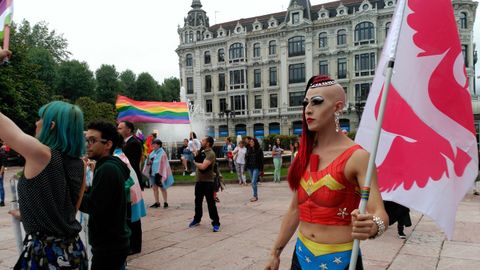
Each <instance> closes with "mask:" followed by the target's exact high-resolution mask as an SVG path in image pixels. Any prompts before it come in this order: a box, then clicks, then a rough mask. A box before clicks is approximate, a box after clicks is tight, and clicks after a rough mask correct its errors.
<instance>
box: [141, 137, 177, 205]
mask: <svg viewBox="0 0 480 270" xmlns="http://www.w3.org/2000/svg"><path fill="white" fill-rule="evenodd" d="M152 145H153V151H152V152H151V153H150V155H149V156H148V159H147V160H145V166H144V167H143V174H144V175H148V178H149V181H150V186H151V187H152V189H153V197H154V198H155V203H154V204H152V205H151V206H150V208H158V207H160V206H161V204H160V198H159V192H158V189H159V188H160V190H161V192H162V198H163V208H168V197H167V195H168V194H167V189H168V188H169V187H170V186H171V185H172V184H173V182H174V179H173V175H172V170H171V169H170V163H169V162H168V157H167V154H166V153H165V151H164V150H163V148H162V141H161V140H160V139H155V140H153V143H152Z"/></svg>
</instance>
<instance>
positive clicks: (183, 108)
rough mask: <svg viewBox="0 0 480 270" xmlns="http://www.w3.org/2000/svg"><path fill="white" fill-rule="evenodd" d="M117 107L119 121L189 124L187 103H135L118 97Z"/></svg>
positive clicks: (123, 97)
mask: <svg viewBox="0 0 480 270" xmlns="http://www.w3.org/2000/svg"><path fill="white" fill-rule="evenodd" d="M115 107H116V108H117V111H118V117H117V120H118V121H130V122H142V123H164V124H189V123H190V119H189V117H188V105H187V103H186V102H156V101H135V100H133V99H129V98H127V97H125V96H118V97H117V102H116V104H115Z"/></svg>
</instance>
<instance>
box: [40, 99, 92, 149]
mask: <svg viewBox="0 0 480 270" xmlns="http://www.w3.org/2000/svg"><path fill="white" fill-rule="evenodd" d="M38 115H39V116H40V118H41V119H42V120H43V126H42V130H41V131H40V135H39V136H38V139H39V140H40V142H41V143H43V144H45V145H47V146H48V147H50V148H51V149H55V150H58V151H60V152H62V153H63V154H66V155H67V156H70V157H74V158H79V157H81V156H83V155H84V154H85V138H84V135H83V112H82V110H81V109H80V108H79V107H78V106H76V105H72V104H69V103H66V102H63V101H53V102H50V103H48V104H46V105H43V106H42V107H41V108H40V110H39V111H38ZM52 122H55V126H54V127H53V128H51V123H52Z"/></svg>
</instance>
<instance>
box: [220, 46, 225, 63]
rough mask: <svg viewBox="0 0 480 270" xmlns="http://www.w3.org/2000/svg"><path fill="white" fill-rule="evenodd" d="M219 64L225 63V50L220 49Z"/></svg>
mask: <svg viewBox="0 0 480 270" xmlns="http://www.w3.org/2000/svg"><path fill="white" fill-rule="evenodd" d="M218 62H225V50H224V49H223V48H222V49H218Z"/></svg>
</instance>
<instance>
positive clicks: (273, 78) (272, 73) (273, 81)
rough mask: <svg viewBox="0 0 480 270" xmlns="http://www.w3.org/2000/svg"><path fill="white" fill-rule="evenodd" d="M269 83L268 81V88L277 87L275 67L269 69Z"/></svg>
mask: <svg viewBox="0 0 480 270" xmlns="http://www.w3.org/2000/svg"><path fill="white" fill-rule="evenodd" d="M269 81H270V86H275V85H277V68H276V67H270V70H269Z"/></svg>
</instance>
